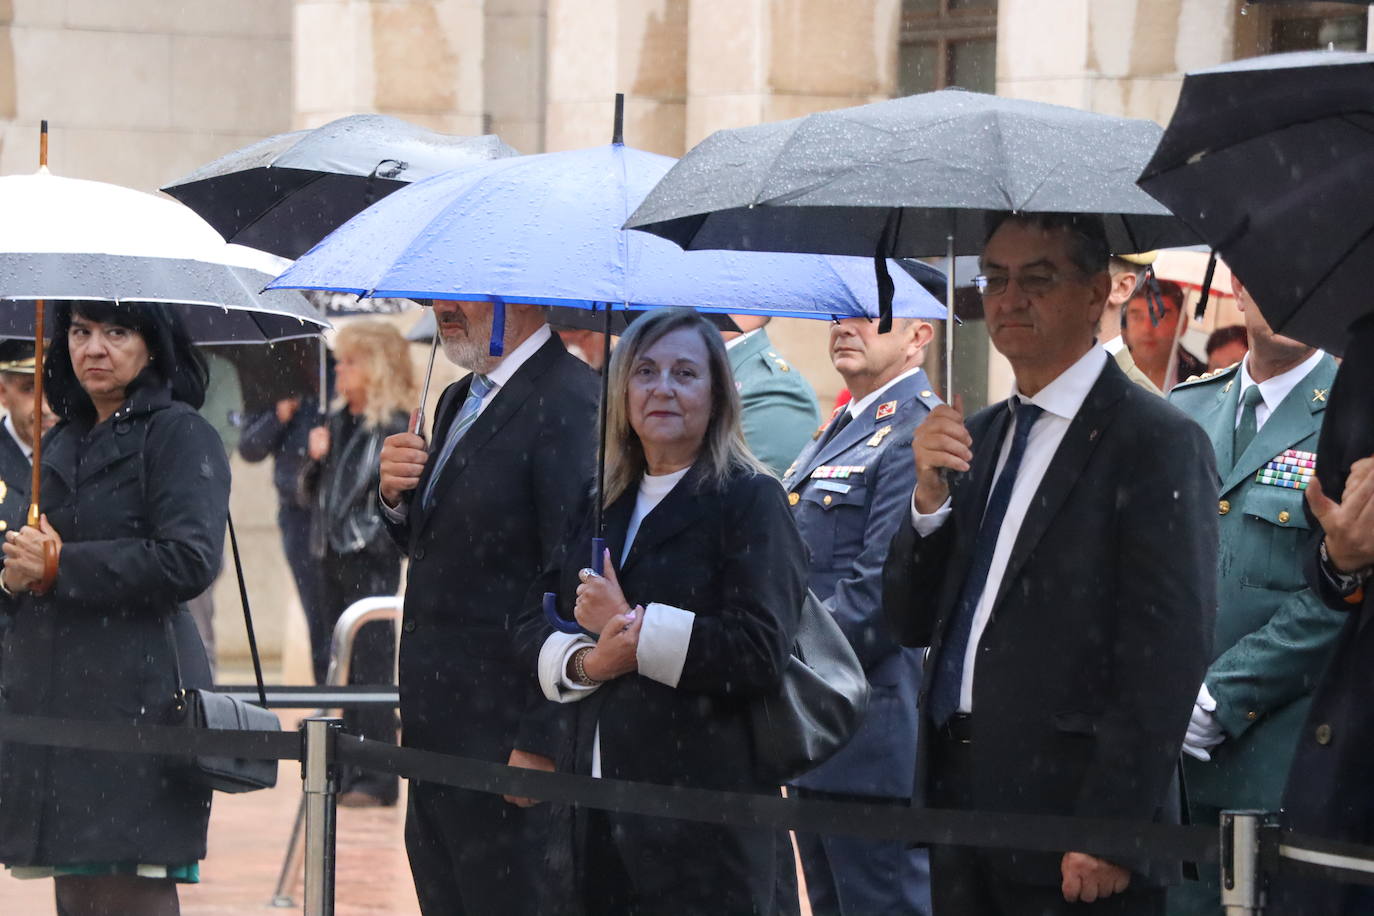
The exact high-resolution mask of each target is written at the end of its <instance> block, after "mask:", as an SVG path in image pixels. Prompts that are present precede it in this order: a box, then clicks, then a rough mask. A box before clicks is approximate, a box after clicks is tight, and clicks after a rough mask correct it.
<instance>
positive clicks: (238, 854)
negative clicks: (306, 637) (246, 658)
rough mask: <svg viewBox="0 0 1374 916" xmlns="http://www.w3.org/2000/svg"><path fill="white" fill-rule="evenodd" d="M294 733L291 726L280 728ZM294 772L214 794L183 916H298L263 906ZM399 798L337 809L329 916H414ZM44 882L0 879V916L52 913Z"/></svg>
mask: <svg viewBox="0 0 1374 916" xmlns="http://www.w3.org/2000/svg"><path fill="white" fill-rule="evenodd" d="M285 724H286V725H287V727H294V723H285ZM300 788H301V782H300V767H299V766H298V765H297V764H295V763H291V762H287V763H283V764H282V766H281V770H280V775H279V778H278V780H277V787H276V788H275V789H272V790H270V791H265V792H250V793H248V794H245V795H224V794H222V793H216V795H215V800H214V807H213V809H212V813H211V816H210V852H209V856H208V858H206V859H205V861H204V862H202V863H201V883H200V884H197V885H193V886H186V887H183V888H182V893H181V910H182V913H183V914H184V916H245V914H250V913H251V914H254V916H264V914H267V913H293V912H294V913H299V912H300V911H301V906H300V905H301V889H300V885H299V882H298V883H297V886H296V887H295V888H293V890H292V897H293V899H294V900H295V904H296V906H295V907H294V908H292V909H272V908H270V907H269V906H268V904H269V903H270V901H271V899H272V890H273V888H274V887H275V886H276V882H277V873H278V870H279V869H280V868H281V861H282V857H283V855H284V854H285V850H286V842H287V838H288V836H289V835H290V833H291V826H292V823H293V822H294V820H295V817H296V806H297V803H298V802H299V800H300ZM404 802H405V799H404V797H402V803H401V804H400V805H398V806H397V807H395V808H365V809H364V808H340V809H339V820H338V823H339V829H338V864H337V874H336V881H337V888H336V890H337V893H336V894H335V901H336V902H335V910H334V912H335V913H336V914H337V916H416V914H418V913H419V907H418V906H416V903H415V891H414V888H413V886H412V885H411V883H410V869H409V867H408V866H407V864H406V855H405V845H404V840H403V835H402V827H403V824H404V821H405V808H404ZM53 912H54V910H53V903H52V882H51V881H18V880H15V879H14V878H11V877H9V876H8V874H0V913H3V914H5V916H49V914H52V913H53Z"/></svg>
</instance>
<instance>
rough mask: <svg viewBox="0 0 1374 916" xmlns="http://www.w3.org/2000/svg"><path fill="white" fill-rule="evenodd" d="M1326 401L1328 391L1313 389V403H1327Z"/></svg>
mask: <svg viewBox="0 0 1374 916" xmlns="http://www.w3.org/2000/svg"><path fill="white" fill-rule="evenodd" d="M1325 400H1326V389H1325V388H1313V389H1312V401H1313V402H1314V403H1315V402H1317V401H1325Z"/></svg>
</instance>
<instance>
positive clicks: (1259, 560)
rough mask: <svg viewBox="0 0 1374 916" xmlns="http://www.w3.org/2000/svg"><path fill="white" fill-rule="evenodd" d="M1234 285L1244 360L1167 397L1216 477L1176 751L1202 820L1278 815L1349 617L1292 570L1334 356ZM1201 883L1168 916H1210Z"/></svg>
mask: <svg viewBox="0 0 1374 916" xmlns="http://www.w3.org/2000/svg"><path fill="white" fill-rule="evenodd" d="M1234 286H1235V293H1236V302H1237V304H1238V306H1239V307H1240V308H1241V310H1242V314H1243V317H1244V319H1245V326H1246V335H1247V337H1248V338H1249V344H1250V350H1249V352H1248V353H1247V354H1246V356H1245V358H1244V359H1243V360H1241V362H1239V363H1236V364H1235V365H1234V366H1231V367H1230V368H1227V369H1222V370H1220V371H1218V372H1213V373H1208V374H1207V375H1205V376H1202V377H1200V378H1194V379H1189V380H1188V381H1187V382H1184V383H1182V384H1180V385H1178V386H1176V387H1175V388H1174V390H1173V391H1172V392H1171V393H1170V395H1169V401H1170V402H1171V403H1172V404H1173V405H1174V406H1176V407H1178V408H1179V409H1180V410H1182V411H1183V412H1184V413H1186V414H1188V416H1190V417H1192V418H1193V419H1194V420H1196V421H1197V422H1198V423H1199V424H1200V425H1201V426H1202V428H1203V429H1204V430H1206V431H1207V434H1208V435H1209V436H1210V437H1211V440H1212V448H1213V450H1214V451H1215V452H1216V457H1217V473H1218V474H1219V476H1220V481H1219V483H1220V494H1221V500H1220V502H1219V503H1218V507H1217V511H1218V512H1219V513H1220V515H1221V528H1220V534H1221V543H1220V550H1219V552H1218V554H1217V560H1218V579H1217V582H1218V588H1217V612H1216V631H1215V635H1214V637H1213V648H1212V653H1213V658H1212V661H1211V664H1210V665H1209V666H1208V669H1207V674H1206V676H1205V678H1204V679H1203V683H1202V685H1201V687H1200V689H1199V690H1198V698H1197V702H1196V705H1195V706H1194V708H1193V716H1192V721H1191V722H1190V723H1189V726H1188V733H1187V737H1186V738H1185V740H1184V745H1183V751H1184V754H1185V757H1184V776H1185V778H1186V784H1187V787H1188V801H1189V808H1190V813H1191V818H1192V821H1193V822H1194V823H1198V824H1206V825H1209V826H1216V825H1217V823H1218V821H1219V819H1220V813H1221V812H1222V811H1223V810H1226V809H1241V808H1250V809H1260V810H1268V811H1276V810H1278V808H1279V807H1280V804H1281V803H1282V799H1283V787H1284V780H1285V777H1286V776H1287V774H1288V769H1289V765H1290V762H1291V761H1292V760H1293V755H1294V751H1295V750H1296V749H1297V743H1298V735H1299V731H1300V730H1301V729H1302V726H1303V721H1304V719H1305V717H1306V715H1307V710H1308V707H1309V706H1310V704H1311V699H1312V691H1313V690H1314V689H1315V687H1316V685H1317V680H1318V678H1319V677H1320V675H1321V672H1322V670H1323V668H1324V667H1325V666H1326V663H1327V660H1328V658H1329V656H1330V654H1331V649H1332V646H1333V645H1334V643H1335V640H1336V637H1337V634H1338V633H1339V631H1340V627H1341V624H1342V623H1343V622H1344V619H1345V616H1346V615H1345V614H1342V613H1340V612H1338V611H1333V610H1331V609H1329V608H1327V607H1326V606H1325V605H1324V604H1323V603H1322V600H1321V598H1320V597H1319V596H1318V595H1317V593H1316V592H1315V591H1314V590H1313V589H1312V588H1311V587H1310V586H1309V585H1308V584H1307V582H1306V580H1305V578H1304V575H1303V562H1304V560H1305V559H1306V558H1307V553H1308V551H1307V545H1308V543H1309V541H1310V535H1311V531H1310V530H1309V524H1308V518H1307V515H1306V513H1305V512H1304V511H1303V491H1304V489H1305V488H1306V486H1307V481H1308V480H1309V479H1310V478H1311V475H1312V473H1313V470H1314V467H1315V464H1316V462H1317V461H1318V460H1319V459H1318V456H1317V440H1318V433H1319V432H1320V430H1321V426H1322V417H1323V416H1324V414H1325V411H1326V403H1327V395H1328V393H1329V392H1330V390H1331V386H1332V383H1333V382H1334V381H1335V378H1336V362H1335V360H1333V359H1332V358H1331V357H1330V356H1328V355H1327V354H1325V353H1323V352H1321V351H1320V350H1314V349H1313V348H1311V347H1309V346H1307V345H1306V344H1303V343H1299V342H1298V341H1296V340H1291V339H1289V338H1286V337H1281V336H1279V335H1277V334H1275V333H1274V332H1273V330H1271V329H1270V327H1269V324H1268V323H1267V322H1266V321H1265V320H1264V316H1263V315H1261V314H1260V311H1259V309H1258V308H1256V307H1255V303H1254V300H1252V299H1251V298H1250V295H1249V292H1248V291H1247V290H1246V289H1245V287H1244V286H1243V285H1242V284H1241V283H1240V281H1239V280H1235V281H1234ZM1167 566H1168V564H1167V562H1165V563H1164V564H1162V565H1161V574H1164V575H1167V572H1166V570H1167ZM1199 877H1200V880H1199V881H1197V882H1191V881H1189V882H1184V883H1183V884H1181V885H1178V886H1175V887H1173V888H1170V891H1169V903H1168V908H1169V913H1170V916H1202V914H1208V916H1211V914H1219V913H1220V912H1221V903H1220V899H1221V888H1220V885H1219V880H1218V875H1217V872H1216V869H1214V868H1213V869H1202V870H1201V873H1200V876H1199ZM1312 912H1317V911H1316V910H1313V911H1312Z"/></svg>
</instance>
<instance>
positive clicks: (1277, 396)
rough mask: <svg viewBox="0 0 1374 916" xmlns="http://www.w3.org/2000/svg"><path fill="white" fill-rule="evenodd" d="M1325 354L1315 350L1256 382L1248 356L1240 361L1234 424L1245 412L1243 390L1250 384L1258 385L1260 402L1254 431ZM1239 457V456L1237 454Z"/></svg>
mask: <svg viewBox="0 0 1374 916" xmlns="http://www.w3.org/2000/svg"><path fill="white" fill-rule="evenodd" d="M1325 355H1326V354H1325V353H1324V352H1322V351H1321V350H1317V351H1316V352H1314V353H1313V354H1312V355H1311V356H1309V357H1307V359H1305V360H1303V361H1302V362H1301V363H1299V364H1298V365H1296V366H1294V367H1293V368H1292V369H1289V370H1288V371H1287V372H1280V373H1279V374H1278V375H1276V376H1274V377H1273V378H1270V379H1265V380H1264V381H1262V382H1257V381H1255V380H1254V379H1253V378H1251V377H1250V357H1249V356H1248V355H1247V356H1246V357H1245V359H1243V360H1241V361H1240V391H1238V392H1236V394H1237V395H1238V397H1237V398H1236V425H1237V426H1239V425H1240V416H1241V414H1242V413H1244V412H1245V403H1244V398H1245V390H1246V389H1247V388H1249V387H1250V386H1251V385H1258V386H1259V390H1260V402H1259V403H1258V404H1256V405H1255V432H1259V431H1260V430H1261V429H1263V428H1264V424H1265V422H1266V421H1267V420H1268V419H1269V415H1270V414H1272V413H1273V412H1274V411H1275V410H1277V409H1278V406H1279V405H1280V404H1282V403H1283V399H1284V398H1286V397H1288V395H1289V394H1290V393H1291V392H1292V390H1293V389H1294V388H1296V387H1298V382H1301V381H1302V380H1303V379H1305V378H1307V375H1308V373H1310V372H1311V371H1312V370H1313V369H1316V368H1317V364H1318V363H1320V362H1321V361H1322V357H1323V356H1325ZM1237 457H1239V456H1237Z"/></svg>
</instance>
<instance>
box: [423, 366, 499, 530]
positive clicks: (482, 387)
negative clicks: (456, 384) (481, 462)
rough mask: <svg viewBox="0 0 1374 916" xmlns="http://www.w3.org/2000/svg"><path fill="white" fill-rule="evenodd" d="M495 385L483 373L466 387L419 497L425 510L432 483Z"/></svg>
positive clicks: (432, 500)
mask: <svg viewBox="0 0 1374 916" xmlns="http://www.w3.org/2000/svg"><path fill="white" fill-rule="evenodd" d="M495 387H496V385H495V384H494V383H493V382H492V380H491V379H489V378H487V377H486V376H485V375H474V376H473V377H472V385H471V387H469V388H468V396H467V400H465V401H463V406H462V408H461V409H460V410H459V411H458V416H456V417H454V418H453V424H452V425H451V426H449V428H448V436H447V437H446V438H445V439H444V445H443V448H441V449H440V450H439V457H438V459H437V460H436V461H435V462H434V470H433V471H432V472H431V473H430V475H429V482H428V483H427V484H426V486H425V492H424V495H423V496H422V497H421V505H423V506H424V508H425V511H429V508H430V506H431V505H432V504H433V503H434V484H435V483H436V482H437V481H438V480H439V475H440V474H441V473H442V472H443V470H444V465H446V464H448V460H449V459H450V458H452V457H453V450H454V448H456V447H457V445H458V440H459V439H461V438H463V434H464V433H466V432H467V431H468V429H469V427H471V426H472V424H473V423H475V422H476V421H477V411H478V410H479V409H481V407H482V399H483V398H485V397H486V396H487V392H489V391H491V389H493V388H495Z"/></svg>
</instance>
